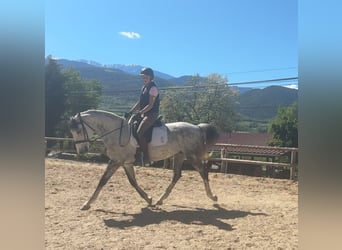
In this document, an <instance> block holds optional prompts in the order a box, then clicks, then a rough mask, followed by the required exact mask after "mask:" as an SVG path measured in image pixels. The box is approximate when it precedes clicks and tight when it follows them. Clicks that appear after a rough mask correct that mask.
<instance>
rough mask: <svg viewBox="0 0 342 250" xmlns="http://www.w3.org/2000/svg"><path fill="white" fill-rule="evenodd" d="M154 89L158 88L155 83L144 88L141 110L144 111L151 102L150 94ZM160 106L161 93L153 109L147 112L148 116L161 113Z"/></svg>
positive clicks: (141, 95)
mask: <svg viewBox="0 0 342 250" xmlns="http://www.w3.org/2000/svg"><path fill="white" fill-rule="evenodd" d="M152 87H157V85H156V84H155V83H154V82H153V81H152V82H150V83H149V84H148V85H147V86H143V88H142V90H141V94H140V110H141V109H143V108H144V107H145V106H146V105H148V103H149V101H150V94H149V92H150V89H151V88H152ZM159 104H160V100H159V93H158V95H157V97H156V100H155V101H154V104H153V107H152V109H150V110H149V111H148V112H146V114H149V113H159Z"/></svg>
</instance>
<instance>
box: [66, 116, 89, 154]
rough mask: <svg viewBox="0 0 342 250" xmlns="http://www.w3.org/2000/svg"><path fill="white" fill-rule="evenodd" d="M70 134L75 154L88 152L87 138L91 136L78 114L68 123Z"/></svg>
mask: <svg viewBox="0 0 342 250" xmlns="http://www.w3.org/2000/svg"><path fill="white" fill-rule="evenodd" d="M69 125H70V132H71V134H72V137H73V139H74V143H75V146H76V150H77V154H82V153H85V152H88V150H89V137H91V136H92V131H91V130H89V128H87V126H86V124H85V122H84V120H83V118H82V116H81V114H80V113H78V114H77V115H75V116H72V117H71V118H70V121H69Z"/></svg>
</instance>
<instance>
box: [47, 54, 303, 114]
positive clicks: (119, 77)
mask: <svg viewBox="0 0 342 250" xmlns="http://www.w3.org/2000/svg"><path fill="white" fill-rule="evenodd" d="M45 63H47V59H46V62H45ZM57 63H58V64H60V65H61V66H62V67H63V68H69V67H71V68H73V69H75V70H76V71H79V72H80V74H81V77H83V78H87V79H96V80H98V81H100V82H101V84H102V103H101V107H100V108H102V109H106V110H118V109H122V110H127V107H129V106H130V105H132V103H134V102H135V101H136V100H137V98H138V97H139V93H140V89H141V87H142V81H141V77H140V70H141V68H142V66H140V65H121V64H113V65H102V64H99V63H97V62H94V61H86V60H78V61H74V60H67V59H57ZM155 75H156V82H157V84H158V86H159V87H160V88H165V87H171V86H184V85H185V84H186V83H187V82H189V81H190V80H191V78H192V76H190V75H186V76H181V77H177V78H176V77H172V76H170V75H168V74H165V73H162V72H158V71H155ZM200 78H203V77H200ZM203 79H204V78H203ZM232 88H233V89H236V90H238V93H239V96H238V98H239V104H238V105H236V106H235V107H234V109H235V111H236V112H238V113H240V114H242V115H243V116H246V117H247V119H255V120H268V119H271V118H273V117H274V116H275V115H276V114H277V111H278V108H279V107H283V106H288V105H291V104H292V103H293V102H294V101H297V100H298V90H297V89H290V88H285V87H281V86H271V87H267V88H264V89H252V88H246V87H237V86H232ZM123 103H124V104H123Z"/></svg>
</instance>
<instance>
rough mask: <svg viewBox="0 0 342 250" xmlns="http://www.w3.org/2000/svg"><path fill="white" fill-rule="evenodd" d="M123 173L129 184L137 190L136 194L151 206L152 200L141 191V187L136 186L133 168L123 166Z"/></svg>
mask: <svg viewBox="0 0 342 250" xmlns="http://www.w3.org/2000/svg"><path fill="white" fill-rule="evenodd" d="M124 169H125V173H126V175H127V177H128V181H129V183H130V184H131V185H132V186H133V187H134V188H135V190H137V192H138V193H139V194H140V196H141V197H142V198H144V200H145V201H146V202H147V203H148V204H149V205H151V204H152V198H151V197H150V196H148V195H147V194H146V193H145V191H144V190H142V189H141V187H140V186H139V185H138V183H137V180H136V179H135V172H134V168H133V166H124Z"/></svg>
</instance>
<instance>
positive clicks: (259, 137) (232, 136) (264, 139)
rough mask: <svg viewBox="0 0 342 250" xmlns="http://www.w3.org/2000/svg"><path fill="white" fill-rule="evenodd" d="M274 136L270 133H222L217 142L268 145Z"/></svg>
mask: <svg viewBox="0 0 342 250" xmlns="http://www.w3.org/2000/svg"><path fill="white" fill-rule="evenodd" d="M272 138H273V137H272V135H271V134H268V133H246V132H234V133H221V134H220V137H219V139H218V141H217V143H227V144H242V145H259V146H267V145H268V144H269V142H270V141H271V140H272Z"/></svg>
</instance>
